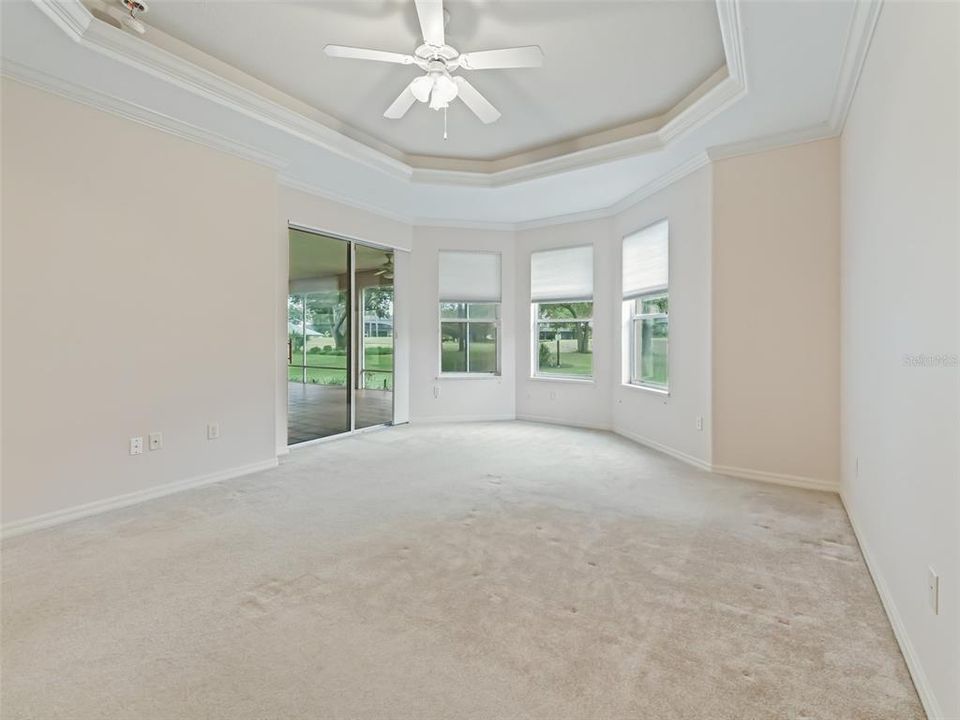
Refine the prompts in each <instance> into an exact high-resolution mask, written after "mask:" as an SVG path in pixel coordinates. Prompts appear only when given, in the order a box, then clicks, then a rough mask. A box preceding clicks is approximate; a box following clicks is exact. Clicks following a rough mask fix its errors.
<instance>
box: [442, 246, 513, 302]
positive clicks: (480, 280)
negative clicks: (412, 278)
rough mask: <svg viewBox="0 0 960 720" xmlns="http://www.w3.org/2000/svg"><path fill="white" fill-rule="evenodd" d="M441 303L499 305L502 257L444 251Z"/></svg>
mask: <svg viewBox="0 0 960 720" xmlns="http://www.w3.org/2000/svg"><path fill="white" fill-rule="evenodd" d="M440 302H500V253H492V252H489V253H488V252H458V251H453V250H441V251H440Z"/></svg>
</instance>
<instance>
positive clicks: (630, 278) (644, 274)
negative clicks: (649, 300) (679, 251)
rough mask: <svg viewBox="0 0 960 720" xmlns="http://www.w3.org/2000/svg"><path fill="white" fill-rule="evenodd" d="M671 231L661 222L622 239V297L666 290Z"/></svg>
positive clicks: (626, 298)
mask: <svg viewBox="0 0 960 720" xmlns="http://www.w3.org/2000/svg"><path fill="white" fill-rule="evenodd" d="M668 237H669V231H668V226H667V221H666V220H664V221H663V222H658V223H657V224H656V225H651V226H650V227H648V228H644V229H643V230H640V231H639V232H635V233H633V234H632V235H628V236H627V237H625V238H624V239H623V299H624V300H630V299H632V298H635V297H638V296H639V295H646V294H647V293H651V292H657V291H660V290H666V289H667V286H668V284H669V279H668V278H669V263H668V260H669V242H668Z"/></svg>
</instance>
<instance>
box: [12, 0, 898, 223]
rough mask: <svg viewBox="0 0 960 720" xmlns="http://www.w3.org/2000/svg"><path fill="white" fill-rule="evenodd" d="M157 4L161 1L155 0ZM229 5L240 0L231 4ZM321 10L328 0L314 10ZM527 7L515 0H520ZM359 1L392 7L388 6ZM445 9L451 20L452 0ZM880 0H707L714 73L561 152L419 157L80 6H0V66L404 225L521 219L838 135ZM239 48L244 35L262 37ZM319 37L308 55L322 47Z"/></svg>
mask: <svg viewBox="0 0 960 720" xmlns="http://www.w3.org/2000/svg"><path fill="white" fill-rule="evenodd" d="M85 1H86V2H88V3H89V2H93V1H94V0H85ZM110 2H111V3H112V4H113V5H114V6H115V5H116V0H110ZM153 2H154V3H159V4H160V5H161V10H162V6H163V4H164V3H165V0H153ZM210 4H217V3H210ZM237 4H239V5H243V4H244V3H229V5H230V6H236V5H237ZM267 4H268V5H271V6H272V5H275V3H267ZM317 4H324V3H311V4H310V5H311V6H313V5H317ZM486 4H487V5H489V6H491V7H498V6H499V5H498V3H497V2H496V1H495V0H488V2H487V3H486ZM537 4H538V0H523V3H522V5H521V7H528V8H530V7H533V8H535V7H536V6H537ZM624 4H625V5H633V4H638V5H642V4H643V3H639V2H638V3H632V2H630V3H627V2H625V3H624ZM680 4H681V5H683V4H684V3H680ZM357 5H360V6H361V7H368V8H373V7H380V8H382V7H388V8H389V7H393V0H390V2H389V3H388V4H386V5H383V4H377V3H376V2H374V3H369V2H364V1H363V0H360V2H358V3H357ZM514 5H515V3H513V2H511V3H510V6H509V7H514ZM592 6H593V5H592V4H591V7H592ZM350 7H353V4H352V3H351V4H350ZM398 7H399V6H398ZM451 7H452V10H451V14H452V15H453V16H454V17H453V19H451V23H453V22H454V21H455V18H456V14H455V13H454V10H456V7H457V6H455V5H453V6H451ZM880 7H881V5H880V4H879V3H875V2H869V3H867V2H853V0H839V1H837V0H824V1H822V2H821V1H819V0H804V1H802V2H787V1H785V2H778V3H770V2H763V1H758V2H750V1H747V0H742V1H741V0H717V4H716V9H715V11H714V12H715V13H716V15H717V17H718V18H719V26H720V28H721V29H722V39H723V52H724V55H725V58H726V67H725V68H723V69H722V70H721V71H719V73H718V74H720V75H722V78H721V79H719V80H718V81H717V83H716V84H715V85H714V86H713V87H712V88H710V89H708V90H706V91H703V92H702V93H701V94H700V95H698V96H696V97H695V98H693V99H688V100H687V101H685V102H681V104H680V107H679V108H676V109H675V110H674V111H672V112H670V113H668V114H667V117H665V118H663V123H662V125H660V127H659V128H658V129H656V130H653V131H649V132H646V134H641V135H637V136H634V137H632V138H626V139H619V140H616V139H611V138H609V137H607V138H600V140H601V141H603V140H604V139H605V140H606V142H605V143H604V142H601V143H600V144H594V145H591V144H590V143H589V141H588V139H585V138H583V137H582V136H581V138H580V139H577V140H574V141H572V143H570V145H571V147H568V148H565V149H564V154H561V155H554V156H550V155H546V156H541V157H539V158H538V157H536V153H528V154H527V155H528V156H527V157H526V158H525V162H522V163H520V164H515V165H510V164H508V163H504V162H503V161H500V160H492V161H490V160H463V159H456V160H451V159H447V158H434V159H433V161H432V162H433V163H435V164H430V163H422V162H420V157H419V156H409V155H404V154H403V153H401V152H400V151H398V150H396V149H393V148H390V147H389V146H387V145H386V144H385V143H383V142H380V141H378V140H377V139H375V138H373V137H370V136H365V137H363V136H364V134H363V133H362V131H360V130H357V129H356V128H352V127H350V126H348V125H347V124H346V123H345V122H341V121H340V120H338V119H337V118H335V117H332V116H331V115H329V114H325V113H324V112H322V111H321V110H319V109H316V108H312V107H311V106H310V105H308V104H307V102H306V101H303V100H298V99H297V98H295V97H292V96H291V95H290V94H289V93H285V92H282V91H281V90H279V89H277V88H274V87H272V86H271V85H269V84H267V83H266V82H263V81H260V80H257V79H255V78H253V77H251V75H249V74H248V73H244V72H241V71H240V70H237V69H236V68H234V67H233V66H232V65H230V64H228V63H227V62H226V61H222V60H217V59H215V58H214V57H213V56H211V55H210V54H208V53H206V52H202V51H200V50H197V49H196V48H194V47H192V46H191V45H189V44H187V43H185V42H183V41H180V40H176V39H174V38H173V37H171V36H170V35H167V34H166V33H163V32H162V31H160V30H158V29H154V30H153V32H150V33H148V36H151V35H152V36H153V41H151V42H146V41H145V40H144V36H138V35H134V34H131V33H129V32H125V31H123V30H118V29H117V28H115V27H111V26H110V25H108V24H106V23H103V22H98V21H94V20H93V18H92V17H91V14H90V12H89V11H88V9H86V8H84V6H83V5H82V4H81V3H80V0H33V1H32V2H26V1H22V2H16V1H14V0H8V1H4V2H0V14H2V18H3V22H2V23H0V33H2V51H3V65H2V72H3V74H4V75H5V76H8V77H12V78H14V79H16V80H18V81H20V82H25V83H28V84H30V85H34V86H36V87H40V88H43V89H45V90H48V91H51V92H55V93H58V94H60V95H63V96H65V97H68V98H70V99H73V100H76V101H79V102H82V103H86V104H88V105H92V106H94V107H97V108H100V109H103V110H105V111H107V112H112V113H116V114H118V115H121V116H123V117H127V118H130V119H132V120H135V121H137V122H142V123H146V124H147V125H150V126H153V127H157V128H161V129H163V130H165V131H167V132H171V133H174V134H176V135H178V136H181V137H184V138H187V139H190V140H192V141H195V142H200V143H203V144H206V145H209V146H211V147H214V148H217V149H219V150H222V151H225V152H229V153H232V154H235V155H239V156H241V157H244V158H247V159H249V160H252V161H254V162H257V163H261V164H265V165H268V166H270V167H273V168H275V169H276V170H277V171H278V172H279V174H280V177H281V181H282V182H283V183H285V184H287V185H288V186H290V187H295V188H298V189H302V190H305V191H307V192H310V193H311V194H314V195H321V196H323V197H326V198H329V199H331V200H335V201H337V202H340V203H345V204H347V205H353V206H355V207H358V208H362V209H365V210H372V211H374V212H377V213H380V214H382V215H385V216H387V217H392V218H395V219H398V220H401V221H402V222H405V223H408V224H441V225H461V226H462V225H467V226H477V225H479V226H483V227H497V228H517V227H530V226H535V225H538V224H551V223H555V222H569V221H571V220H574V219H585V218H589V217H603V216H609V215H610V214H612V213H614V212H618V211H619V210H620V209H623V208H624V207H628V206H629V205H630V204H631V203H634V202H636V201H637V199H638V198H640V197H643V196H645V195H646V194H649V193H651V192H654V191H656V190H657V189H658V188H662V187H664V186H665V185H666V184H668V183H669V182H672V181H674V180H676V179H677V178H678V177H681V176H682V175H683V174H684V173H687V172H690V171H691V170H693V169H695V168H697V167H702V165H703V164H704V163H705V161H706V158H707V156H708V155H709V156H710V157H718V156H719V157H723V156H726V155H730V154H738V153H743V152H751V151H756V150H757V149H763V148H769V147H775V146H778V145H782V144H789V143H795V142H802V141H807V140H812V139H817V138H822V137H831V136H834V135H836V134H837V133H838V132H839V131H840V129H841V128H842V125H843V120H844V118H845V116H846V112H847V108H848V107H849V102H850V98H851V97H852V93H853V89H854V88H855V86H856V80H857V77H858V74H859V69H860V67H862V62H863V58H864V57H865V55H866V51H867V48H868V47H869V41H870V36H871V34H872V29H873V26H874V24H875V22H876V18H877V16H878V14H879V9H880ZM156 12H160V11H159V10H158V11H156ZM399 12H400V13H401V14H402V12H403V10H402V8H401V9H400V10H399ZM531 12H533V10H531ZM153 13H154V10H151V14H153ZM406 22H407V23H412V22H413V20H412V17H410V18H408V19H407V20H406ZM354 24H355V25H361V26H363V25H364V24H363V23H362V22H361V23H356V22H355V23H354ZM478 25H482V23H479V22H478ZM478 31H479V30H478ZM412 32H413V30H412V29H409V28H408V33H412ZM158 39H160V40H163V42H162V43H161V42H159V41H158ZM336 40H337V41H338V42H342V43H349V42H353V43H356V44H361V43H362V40H360V39H356V38H351V37H345V36H343V37H338V38H336ZM247 42H248V43H249V44H250V45H255V44H257V42H258V37H253V38H248V39H247ZM523 42H530V40H524V41H523ZM363 44H371V45H372V44H373V43H363ZM316 45H317V49H318V50H320V49H322V45H323V42H322V41H319V40H318V41H317V43H316ZM383 47H385V48H389V47H393V46H391V45H383ZM474 47H479V46H474ZM401 49H402V48H401ZM462 49H471V48H470V47H469V46H464V48H462ZM597 52H599V51H597ZM614 59H615V58H614ZM323 60H324V61H325V62H326V61H327V59H326V58H325V57H324V58H323ZM344 62H346V61H344ZM548 62H549V56H548ZM396 67H397V69H399V70H401V71H402V70H405V69H406V68H404V67H403V66H396ZM528 72H529V71H528ZM663 72H664V73H669V72H670V69H669V68H664V70H663ZM303 74H304V76H305V77H306V76H308V73H303ZM474 77H478V78H479V77H481V73H475V74H474ZM478 82H479V80H478ZM599 87H602V88H603V89H604V91H605V92H606V93H608V94H609V95H610V96H611V97H613V96H616V95H618V94H620V95H623V94H624V93H622V92H621V90H620V88H617V87H615V86H613V85H612V84H610V83H608V82H606V81H604V80H603V79H602V78H601V79H600V81H599ZM627 94H629V93H627ZM504 110H507V109H506V108H504ZM377 115H378V116H379V111H378V113H377ZM505 115H506V112H505ZM595 139H596V138H595ZM81 140H82V139H78V141H81Z"/></svg>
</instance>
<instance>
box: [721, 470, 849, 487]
mask: <svg viewBox="0 0 960 720" xmlns="http://www.w3.org/2000/svg"><path fill="white" fill-rule="evenodd" d="M711 471H712V472H715V473H717V474H718V475H730V476H731V477H736V478H742V479H744V480H759V481H760V482H767V483H773V484H774V485H787V486H788V487H797V488H804V489H806V490H822V491H824V492H831V493H837V492H839V491H840V488H839V487H838V486H837V483H835V482H832V481H830V480H821V479H819V478H809V477H803V476H801V475H782V474H780V473H771V472H766V471H765V470H750V469H749V468H738V467H731V466H729V465H713V466H712V467H711Z"/></svg>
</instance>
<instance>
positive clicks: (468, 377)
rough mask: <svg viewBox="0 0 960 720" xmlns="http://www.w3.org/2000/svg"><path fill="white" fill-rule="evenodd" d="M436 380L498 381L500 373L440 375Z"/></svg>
mask: <svg viewBox="0 0 960 720" xmlns="http://www.w3.org/2000/svg"><path fill="white" fill-rule="evenodd" d="M436 379H437V380H499V379H500V373H440V374H439V375H437V377H436Z"/></svg>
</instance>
